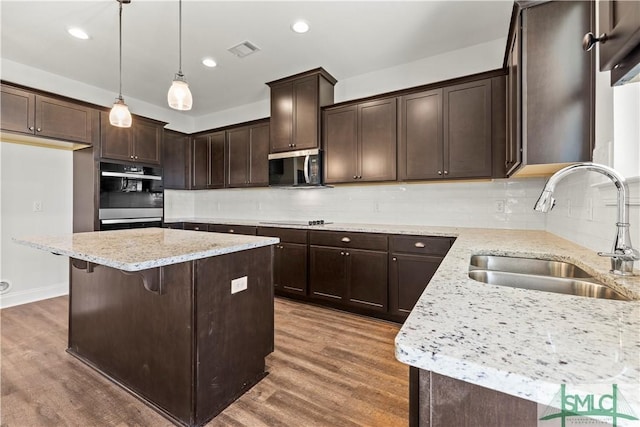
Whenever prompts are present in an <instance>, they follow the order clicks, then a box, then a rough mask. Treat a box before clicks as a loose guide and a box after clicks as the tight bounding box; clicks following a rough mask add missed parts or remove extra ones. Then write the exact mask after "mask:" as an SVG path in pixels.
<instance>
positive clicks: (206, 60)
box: [202, 58, 218, 68]
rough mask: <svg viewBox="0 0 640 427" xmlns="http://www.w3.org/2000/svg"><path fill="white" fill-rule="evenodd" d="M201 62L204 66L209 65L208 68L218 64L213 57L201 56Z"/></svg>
mask: <svg viewBox="0 0 640 427" xmlns="http://www.w3.org/2000/svg"><path fill="white" fill-rule="evenodd" d="M202 64H203V65H204V66H205V67H210V68H213V67H215V66H216V65H218V64H217V63H216V61H214V60H213V58H203V59H202Z"/></svg>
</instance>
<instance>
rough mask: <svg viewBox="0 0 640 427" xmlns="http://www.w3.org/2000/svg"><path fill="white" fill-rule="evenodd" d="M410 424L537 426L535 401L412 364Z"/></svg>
mask: <svg viewBox="0 0 640 427" xmlns="http://www.w3.org/2000/svg"><path fill="white" fill-rule="evenodd" d="M409 381H410V383H409V390H410V396H409V399H410V402H409V407H410V411H411V413H410V414H409V427H449V426H458V427H476V426H492V427H513V426H518V427H537V426H538V425H539V424H538V412H537V411H538V404H537V403H536V402H533V401H530V400H525V399H521V398H519V397H515V396H511V395H508V394H505V393H501V392H499V391H495V390H491V389H488V388H485V387H481V386H478V385H475V384H470V383H468V382H465V381H461V380H457V379H455V378H450V377H446V376H444V375H439V374H436V373H434V372H431V371H425V370H423V369H418V368H415V367H411V369H410V376H409Z"/></svg>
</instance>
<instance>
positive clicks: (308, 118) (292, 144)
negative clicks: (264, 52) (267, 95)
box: [267, 68, 337, 153]
mask: <svg viewBox="0 0 640 427" xmlns="http://www.w3.org/2000/svg"><path fill="white" fill-rule="evenodd" d="M336 81H337V80H336V79H335V78H333V76H331V74H329V73H327V72H326V71H325V70H324V69H322V68H317V69H314V70H311V71H307V72H304V73H300V74H296V75H294V76H291V77H287V78H284V79H280V80H276V81H273V82H270V83H267V84H268V85H269V87H270V88H271V120H270V125H271V127H270V152H271V153H277V152H282V151H293V150H306V149H309V148H318V146H319V142H320V108H321V107H323V106H325V105H330V104H333V86H334V85H335V84H336Z"/></svg>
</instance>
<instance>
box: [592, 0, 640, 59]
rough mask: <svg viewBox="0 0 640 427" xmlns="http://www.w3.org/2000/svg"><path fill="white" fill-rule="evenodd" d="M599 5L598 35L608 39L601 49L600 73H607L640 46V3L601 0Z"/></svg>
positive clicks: (622, 0) (601, 44) (621, 0)
mask: <svg viewBox="0 0 640 427" xmlns="http://www.w3.org/2000/svg"><path fill="white" fill-rule="evenodd" d="M598 3H599V12H600V16H599V17H598V27H599V28H598V34H602V33H606V34H607V37H608V38H607V41H606V43H600V47H599V49H600V71H607V70H611V69H613V68H614V67H615V66H616V65H618V64H619V63H620V62H621V61H622V60H623V59H624V58H625V57H626V56H627V55H628V54H629V53H630V52H631V51H632V50H633V49H634V48H636V47H637V46H638V45H640V2H639V1H625V0H600V1H599V2H598ZM593 33H595V31H593Z"/></svg>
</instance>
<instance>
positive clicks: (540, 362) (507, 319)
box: [169, 218, 640, 408]
mask: <svg viewBox="0 0 640 427" xmlns="http://www.w3.org/2000/svg"><path fill="white" fill-rule="evenodd" d="M169 221H174V222H183V221H184V222H202V223H216V224H238V225H254V226H257V225H261V226H268V227H277V226H282V227H293V226H287V225H273V224H262V223H260V222H258V221H250V220H231V219H229V220H227V219H219V218H215V219H211V218H188V219H174V220H169ZM294 228H305V229H309V230H332V231H354V232H357V231H361V232H369V233H389V234H414V235H431V236H453V237H457V239H456V241H455V243H454V244H453V246H452V248H451V250H450V251H449V253H448V254H447V256H446V257H445V259H444V261H443V262H442V264H441V265H440V267H439V268H438V271H437V272H436V274H435V275H434V277H433V278H432V279H431V281H430V282H429V286H428V287H427V289H426V290H425V292H424V293H423V294H422V296H421V297H420V300H419V301H418V303H417V304H416V306H415V308H414V309H413V311H412V312H411V314H410V315H409V317H408V319H407V320H406V322H405V323H404V325H403V327H402V329H401V330H400V332H399V333H398V335H397V336H396V358H397V359H398V360H400V361H401V362H403V363H406V364H408V365H411V366H415V367H417V368H421V369H425V370H429V371H433V372H436V373H439V374H442V375H446V376H448V377H452V378H456V379H459V380H462V381H466V382H469V383H472V384H476V385H480V386H483V387H486V388H489V389H493V390H497V391H500V392H503V393H507V394H510V395H513V396H517V397H521V398H523V399H527V400H532V401H536V402H539V403H542V404H548V403H549V402H550V401H551V399H552V398H553V396H554V395H555V394H556V393H557V392H558V390H559V387H560V384H562V383H566V384H574V385H580V384H613V383H616V384H619V385H621V384H627V385H629V384H630V385H632V388H638V387H637V385H638V384H640V301H639V299H640V276H635V277H630V278H619V277H615V276H613V275H611V274H610V273H609V267H610V263H609V259H608V258H602V257H599V256H598V255H597V254H596V253H595V251H593V250H590V249H587V248H584V247H582V246H579V245H576V244H574V243H572V242H570V241H568V240H565V239H562V238H560V237H557V236H555V235H553V234H551V233H547V232H545V231H531V230H498V229H473V228H451V227H430V226H411V225H409V226H405V225H372V224H328V225H322V226H308V227H305V226H295V227H294ZM489 253H491V254H497V255H512V256H520V257H534V258H544V259H554V260H558V261H568V262H571V263H573V264H575V265H577V266H578V267H580V268H582V269H583V270H585V271H586V272H587V273H590V274H592V275H593V276H594V277H595V278H596V279H598V280H600V281H601V282H603V283H604V284H606V285H608V286H609V287H611V288H612V289H615V290H616V291H618V292H619V293H621V294H622V295H625V296H627V297H629V298H632V299H635V300H634V301H615V300H605V299H595V298H587V297H578V296H571V295H562V294H555V293H547V292H540V291H533V290H526V289H516V288H510V287H504V286H494V285H488V284H485V283H480V282H477V281H475V280H472V279H470V278H469V277H468V270H469V260H470V257H471V255H473V254H489ZM625 397H626V398H627V400H628V401H630V402H631V403H635V405H634V406H635V407H636V408H638V407H640V396H638V394H637V393H636V394H635V395H628V393H627V394H625Z"/></svg>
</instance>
